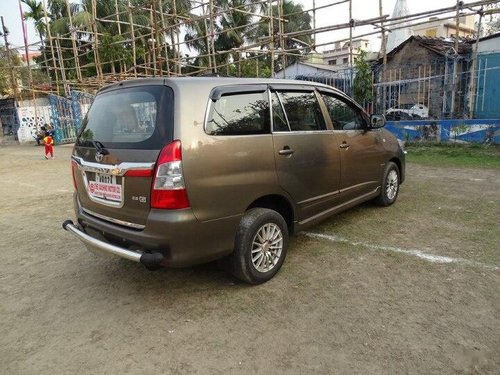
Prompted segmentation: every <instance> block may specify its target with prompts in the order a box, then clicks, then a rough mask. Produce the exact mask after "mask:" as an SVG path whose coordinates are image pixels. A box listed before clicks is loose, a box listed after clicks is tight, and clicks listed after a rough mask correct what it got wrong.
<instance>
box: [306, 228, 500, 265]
mask: <svg viewBox="0 0 500 375" xmlns="http://www.w3.org/2000/svg"><path fill="white" fill-rule="evenodd" d="M303 233H304V234H305V235H306V236H307V237H311V238H319V239H323V240H328V241H331V242H337V243H346V244H349V245H353V246H362V247H365V248H367V249H370V250H377V251H390V252H395V253H402V254H408V255H412V256H415V257H417V258H420V259H424V260H426V261H428V262H432V263H444V264H449V263H460V264H466V265H469V266H476V267H483V268H489V269H494V270H498V269H499V268H500V267H498V266H495V265H490V264H485V263H480V262H475V261H472V260H468V259H463V258H452V257H448V256H442V255H434V254H429V253H426V252H425V251H422V250H417V249H401V248H399V247H393V246H381V245H374V244H371V243H366V242H360V241H350V240H348V239H346V238H342V237H339V236H335V235H330V234H323V233H312V232H303Z"/></svg>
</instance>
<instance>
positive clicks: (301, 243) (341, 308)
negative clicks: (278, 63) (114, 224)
mask: <svg viewBox="0 0 500 375" xmlns="http://www.w3.org/2000/svg"><path fill="white" fill-rule="evenodd" d="M70 152H71V148H70V147H67V146H60V147H56V149H55V154H56V158H55V159H54V160H44V159H43V156H42V155H43V150H42V148H41V147H35V146H0V179H1V183H0V231H1V232H0V233H1V242H0V248H1V251H0V269H1V271H0V301H1V304H0V369H2V370H1V371H0V372H1V373H2V374H127V373H132V374H134V373H146V372H148V373H164V374H342V373H344V374H391V373H392V374H402V373H419V374H457V373H458V374H461V373H463V374H469V373H477V374H498V373H499V371H500V355H499V349H500V298H499V296H500V288H499V287H500V280H499V274H500V269H499V266H500V251H499V245H498V244H499V243H500V229H499V228H500V225H499V224H500V222H499V218H500V217H499V215H498V213H499V212H500V172H499V170H492V169H476V170H474V169H465V168H464V169H461V168H454V169H449V168H447V169H443V168H436V167H423V166H419V165H415V164H410V165H408V167H407V172H408V177H407V181H406V183H405V184H404V185H403V187H402V191H401V195H400V197H399V200H398V202H397V203H396V204H395V205H394V206H391V207H389V208H384V209H382V208H377V207H374V206H372V205H370V204H366V205H362V206H360V207H358V208H355V209H352V210H350V211H348V212H346V213H344V214H341V215H338V216H336V217H334V218H332V219H330V220H328V221H327V222H325V223H323V224H321V225H319V226H317V227H315V228H313V229H312V230H311V231H309V232H307V233H301V234H298V235H297V236H295V237H294V238H293V239H292V241H291V248H290V251H289V253H288V257H287V260H286V261H285V264H284V266H283V268H282V270H281V271H280V272H279V273H278V275H277V276H276V277H275V278H274V279H273V280H271V281H270V282H268V283H266V284H264V285H259V286H247V285H244V284H241V283H239V282H236V281H234V280H233V279H232V278H231V277H230V276H228V275H227V274H225V273H223V272H222V271H220V270H219V269H218V268H217V267H216V266H215V265H213V264H208V265H203V266H199V267H194V268H188V269H180V270H179V269H177V270H173V269H167V270H160V271H157V272H149V271H147V270H145V269H144V268H143V267H142V266H140V265H139V264H136V263H131V262H128V261H125V260H119V259H114V258H103V257H98V256H96V255H94V254H92V253H89V252H88V251H86V250H85V247H84V246H83V245H82V244H81V243H79V242H78V241H77V240H76V239H75V238H74V237H72V236H71V235H69V234H68V233H66V232H65V231H63V230H62V228H61V223H62V221H63V220H65V219H67V218H72V217H73V211H72V202H71V195H72V190H73V185H72V181H71V172H70V170H71V167H70V163H69V155H70Z"/></svg>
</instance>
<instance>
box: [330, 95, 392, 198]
mask: <svg viewBox="0 0 500 375" xmlns="http://www.w3.org/2000/svg"><path fill="white" fill-rule="evenodd" d="M321 97H322V99H323V101H324V103H325V106H326V108H327V110H328V113H329V114H330V119H331V121H332V125H333V129H334V130H333V132H334V134H335V137H336V140H337V143H338V145H339V150H340V193H341V196H342V197H343V200H346V199H351V198H356V197H359V196H362V195H364V194H368V193H370V192H373V191H374V190H375V189H376V188H377V187H378V186H379V185H380V180H381V173H382V167H383V166H382V159H381V155H383V154H384V151H383V146H382V144H381V142H383V140H382V137H381V136H380V134H381V133H380V130H368V128H367V126H368V124H367V118H366V116H365V115H364V114H363V112H362V110H361V109H360V108H358V107H357V106H356V105H355V104H354V103H353V102H352V101H350V100H349V99H348V98H345V97H343V96H341V95H338V94H335V93H331V92H321Z"/></svg>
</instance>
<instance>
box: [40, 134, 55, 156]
mask: <svg viewBox="0 0 500 375" xmlns="http://www.w3.org/2000/svg"><path fill="white" fill-rule="evenodd" d="M43 143H44V144H45V159H48V158H49V156H48V155H49V154H50V158H51V159H52V158H54V146H53V145H54V139H53V138H52V137H51V135H50V134H49V133H45V137H43Z"/></svg>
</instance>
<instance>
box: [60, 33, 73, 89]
mask: <svg viewBox="0 0 500 375" xmlns="http://www.w3.org/2000/svg"><path fill="white" fill-rule="evenodd" d="M56 47H57V55H58V60H59V65H60V66H61V77H62V82H63V87H64V93H65V94H66V96H67V97H68V96H70V95H71V93H70V89H69V85H68V82H67V81H66V69H64V59H63V58H62V52H61V45H60V44H59V39H57V38H56Z"/></svg>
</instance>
